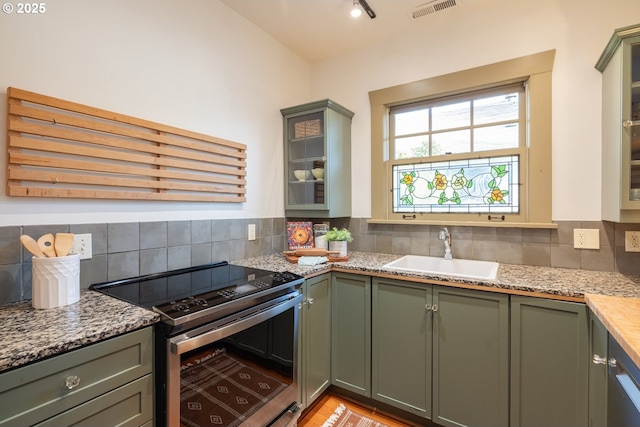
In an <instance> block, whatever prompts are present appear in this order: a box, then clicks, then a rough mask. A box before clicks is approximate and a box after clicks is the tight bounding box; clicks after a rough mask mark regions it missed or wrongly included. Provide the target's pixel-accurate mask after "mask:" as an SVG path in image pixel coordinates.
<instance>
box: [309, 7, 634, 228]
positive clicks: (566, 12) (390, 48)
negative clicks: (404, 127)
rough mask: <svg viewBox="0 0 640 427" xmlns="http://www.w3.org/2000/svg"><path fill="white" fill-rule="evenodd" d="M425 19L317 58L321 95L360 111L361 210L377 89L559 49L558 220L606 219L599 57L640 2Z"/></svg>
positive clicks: (470, 10)
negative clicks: (373, 96)
mask: <svg viewBox="0 0 640 427" xmlns="http://www.w3.org/2000/svg"><path fill="white" fill-rule="evenodd" d="M381 1H384V0H381ZM418 22H420V23H419V24H418V23H411V22H409V21H407V26H412V25H413V28H411V29H410V30H409V31H408V32H407V33H405V34H403V35H401V36H399V37H396V38H393V39H389V40H386V41H385V42H384V43H378V44H375V45H371V46H368V47H366V48H363V49H361V50H359V51H358V52H355V53H352V54H348V55H343V56H341V57H334V58H331V59H328V60H325V61H323V62H320V63H317V64H314V65H313V70H312V73H313V74H312V98H314V99H321V98H325V97H331V98H334V99H335V100H336V101H337V102H339V103H342V104H344V105H345V106H346V107H347V108H349V109H351V110H352V111H354V112H355V116H354V120H353V127H352V140H353V148H352V150H353V154H354V155H353V190H354V191H353V216H354V217H369V216H370V214H371V210H370V206H371V188H370V181H369V176H370V174H371V166H370V153H371V150H370V134H371V132H370V112H369V99H368V92H369V91H371V90H376V89H381V88H385V87H389V86H394V85H398V84H401V83H406V82H411V81H415V80H421V79H424V78H428V77H433V76H438V75H441V74H446V73H450V72H455V71H459V70H464V69H468V68H473V67H477V66H480V65H485V64H489V63H494V62H498V61H503V60H507V59H511V58H516V57H519V56H524V55H529V54H532V53H537V52H542V51H546V50H550V49H556V58H555V64H554V72H553V141H552V142H553V219H554V220H599V219H600V201H599V194H600V187H601V184H600V177H601V172H600V169H601V167H600V158H601V144H600V142H601V126H600V122H601V120H600V113H601V78H600V73H599V72H598V71H597V70H596V69H595V68H594V65H595V63H596V61H597V60H598V58H599V57H600V54H601V53H602V51H603V49H604V47H605V45H606V44H607V42H608V41H609V38H610V37H611V35H612V33H613V30H614V29H616V28H620V27H624V26H629V25H634V24H637V23H639V22H640V1H638V0H536V1H530V0H464V1H463V3H462V6H460V7H457V8H453V9H450V10H448V11H445V12H441V13H438V14H436V15H432V16H429V17H427V18H423V19H422V20H419V21H418ZM372 24H375V23H374V22H373V21H372ZM381 172H382V171H375V172H374V173H381ZM604 191H606V189H604Z"/></svg>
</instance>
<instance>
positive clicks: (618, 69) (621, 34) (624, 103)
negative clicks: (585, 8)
mask: <svg viewBox="0 0 640 427" xmlns="http://www.w3.org/2000/svg"><path fill="white" fill-rule="evenodd" d="M596 68H597V69H598V70H599V71H600V72H602V103H603V105H602V219H603V220H607V221H614V222H640V25H635V26H632V27H625V28H620V29H618V30H616V31H614V33H613V36H612V37H611V40H610V41H609V44H608V45H607V47H606V49H605V50H604V52H603V53H602V56H601V57H600V59H599V60H598V63H597V64H596Z"/></svg>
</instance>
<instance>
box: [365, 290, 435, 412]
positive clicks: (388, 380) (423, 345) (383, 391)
mask: <svg viewBox="0 0 640 427" xmlns="http://www.w3.org/2000/svg"><path fill="white" fill-rule="evenodd" d="M429 302H430V286H429V287H425V286H424V285H411V284H404V283H403V282H399V281H394V280H384V279H377V278H376V279H374V280H373V295H372V306H373V307H372V322H371V323H372V334H373V338H372V349H373V357H372V359H373V360H372V368H373V369H372V383H373V387H372V388H373V398H374V399H376V400H379V401H381V402H384V403H387V404H389V405H391V406H394V407H396V408H399V409H402V410H404V411H407V412H409V413H411V414H415V415H418V416H420V417H423V418H427V419H429V418H431V349H432V346H431V325H432V320H431V316H430V315H429V313H428V312H427V311H426V310H425V306H426V305H427V304H428V303H429Z"/></svg>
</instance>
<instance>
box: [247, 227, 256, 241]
mask: <svg viewBox="0 0 640 427" xmlns="http://www.w3.org/2000/svg"><path fill="white" fill-rule="evenodd" d="M247 240H256V225H255V224H249V225H248V226H247Z"/></svg>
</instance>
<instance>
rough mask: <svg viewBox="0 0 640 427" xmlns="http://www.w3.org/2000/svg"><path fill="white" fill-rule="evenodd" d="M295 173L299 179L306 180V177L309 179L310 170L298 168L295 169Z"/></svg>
mask: <svg viewBox="0 0 640 427" xmlns="http://www.w3.org/2000/svg"><path fill="white" fill-rule="evenodd" d="M293 174H294V175H295V176H296V178H297V179H298V181H304V180H305V179H309V171H308V170H306V169H296V170H294V171H293Z"/></svg>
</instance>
